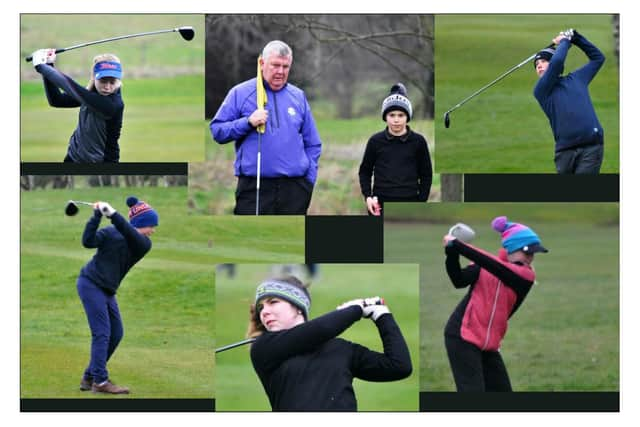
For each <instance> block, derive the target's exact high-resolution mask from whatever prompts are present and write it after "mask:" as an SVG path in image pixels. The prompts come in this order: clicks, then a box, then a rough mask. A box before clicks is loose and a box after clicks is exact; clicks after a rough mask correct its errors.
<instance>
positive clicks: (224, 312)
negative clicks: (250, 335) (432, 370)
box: [216, 264, 419, 411]
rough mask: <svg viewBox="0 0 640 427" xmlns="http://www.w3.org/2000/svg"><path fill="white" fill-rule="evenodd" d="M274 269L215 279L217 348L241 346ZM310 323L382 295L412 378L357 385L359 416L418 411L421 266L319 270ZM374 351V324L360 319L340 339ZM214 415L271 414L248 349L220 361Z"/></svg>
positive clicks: (377, 346)
mask: <svg viewBox="0 0 640 427" xmlns="http://www.w3.org/2000/svg"><path fill="white" fill-rule="evenodd" d="M272 270H273V268H272V265H267V264H253V265H251V264H240V265H238V266H237V275H236V276H235V277H234V278H230V277H228V276H227V275H225V274H218V275H217V276H216V325H217V327H216V347H221V346H223V345H227V344H230V343H234V342H237V341H240V340H242V339H244V338H245V333H246V330H247V324H248V317H249V314H248V313H249V305H250V304H251V303H252V302H253V298H254V295H255V289H256V286H257V285H258V283H260V282H261V281H262V280H265V279H266V278H268V277H270V275H271V274H272ZM310 293H311V312H310V318H315V317H318V316H320V315H322V314H324V313H326V312H328V311H331V310H334V309H335V308H336V307H337V306H338V305H339V304H341V303H343V302H345V301H349V300H352V299H355V298H363V297H369V296H376V295H378V296H381V297H383V298H385V301H386V303H387V305H388V306H389V308H390V310H391V312H392V313H393V315H394V317H395V319H396V321H397V322H398V324H399V326H400V329H401V330H402V333H403V335H404V337H405V339H406V341H407V344H408V346H409V351H410V352H411V360H412V363H413V373H412V374H411V376H410V377H409V378H407V379H404V380H401V381H395V382H388V383H372V382H365V381H361V380H354V389H355V393H356V398H357V400H358V410H359V411H417V409H418V377H419V373H418V367H419V365H418V360H419V357H418V336H419V332H418V331H419V329H418V318H419V316H418V266H417V265H410V264H398V265H389V264H384V265H383V264H351V265H350V264H344V265H325V264H321V265H320V266H319V276H318V278H317V279H316V280H314V282H313V284H312V285H311V287H310ZM341 337H342V338H344V339H347V340H350V341H353V342H357V343H359V344H362V345H364V346H367V347H369V348H370V349H372V350H375V351H382V343H381V342H380V337H379V335H378V331H377V329H376V327H375V326H374V325H373V323H372V322H371V320H368V319H362V320H361V321H359V322H357V323H356V324H354V325H353V326H352V327H350V328H349V329H348V330H347V331H346V332H345V333H343V334H342V335H341ZM216 410H218V411H269V410H271V407H270V405H269V401H268V399H267V396H266V394H265V392H264V389H263V388H262V384H261V383H260V381H259V379H258V377H257V375H256V374H255V372H254V370H253V367H252V364H251V359H250V357H249V346H244V347H239V348H235V349H232V350H227V351H225V352H222V353H219V354H218V355H217V356H216Z"/></svg>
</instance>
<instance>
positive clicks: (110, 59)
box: [87, 53, 122, 90]
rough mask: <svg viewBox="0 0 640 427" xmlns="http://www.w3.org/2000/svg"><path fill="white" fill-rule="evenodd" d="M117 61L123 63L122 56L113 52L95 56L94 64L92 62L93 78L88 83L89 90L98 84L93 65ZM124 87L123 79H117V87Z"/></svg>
mask: <svg viewBox="0 0 640 427" xmlns="http://www.w3.org/2000/svg"><path fill="white" fill-rule="evenodd" d="M105 61H108V62H117V63H118V64H121V62H120V58H118V57H117V56H115V55H114V54H113V53H101V54H100V55H96V56H94V57H93V64H91V79H89V83H88V84H87V90H93V89H94V88H95V86H96V82H95V76H94V75H93V67H94V66H95V65H96V64H97V63H98V62H105ZM120 87H122V81H121V80H120V79H116V89H119V88H120Z"/></svg>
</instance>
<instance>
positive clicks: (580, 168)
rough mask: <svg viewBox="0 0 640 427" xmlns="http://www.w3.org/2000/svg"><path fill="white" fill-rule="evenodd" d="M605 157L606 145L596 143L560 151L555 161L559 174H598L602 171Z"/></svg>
mask: <svg viewBox="0 0 640 427" xmlns="http://www.w3.org/2000/svg"><path fill="white" fill-rule="evenodd" d="M603 157H604V146H603V145H602V144H594V145H586V146H583V147H576V148H570V149H568V150H563V151H558V152H557V153H556V155H555V157H554V162H555V164H556V171H557V172H558V173H559V174H576V175H577V174H592V175H596V174H598V173H600V166H602V160H603Z"/></svg>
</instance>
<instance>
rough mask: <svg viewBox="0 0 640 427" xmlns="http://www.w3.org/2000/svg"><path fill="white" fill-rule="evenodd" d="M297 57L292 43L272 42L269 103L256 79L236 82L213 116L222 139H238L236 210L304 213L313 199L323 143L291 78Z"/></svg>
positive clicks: (266, 55) (267, 66)
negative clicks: (260, 102)
mask: <svg viewBox="0 0 640 427" xmlns="http://www.w3.org/2000/svg"><path fill="white" fill-rule="evenodd" d="M292 62H293V53H292V51H291V48H290V47H289V46H288V45H287V44H286V43H284V42H282V41H279V40H274V41H271V42H269V43H268V44H267V45H266V46H265V47H264V49H263V51H262V56H261V57H260V59H259V70H260V74H261V77H262V81H263V84H264V90H265V92H266V105H265V106H264V108H263V106H262V105H258V102H257V87H256V83H259V82H256V79H255V78H254V79H251V80H247V81H245V82H242V83H240V84H238V85H236V86H234V87H233V88H232V89H231V90H230V91H229V93H228V94H227V96H226V98H225V100H224V102H223V103H222V105H221V106H220V108H219V109H218V112H217V113H216V115H215V116H214V118H213V120H212V121H211V124H210V128H211V134H212V136H213V139H214V140H215V141H216V142H218V143H220V144H226V143H228V142H231V141H235V150H236V160H235V165H234V169H235V175H236V176H237V177H238V187H237V189H236V206H235V209H234V213H235V214H236V215H247V214H255V213H259V214H262V215H304V214H306V212H307V209H308V207H309V203H310V202H311V194H312V191H313V186H314V184H315V182H316V178H317V175H318V160H319V158H320V152H321V149H322V142H321V140H320V136H319V135H318V131H317V129H316V124H315V121H314V120H313V116H312V114H311V107H310V106H309V103H308V102H307V98H306V96H305V94H304V92H303V91H302V90H301V89H299V88H297V87H296V86H294V85H292V84H291V83H288V81H287V80H288V78H289V71H290V70H291V64H292ZM261 126H264V133H259V131H258V128H259V127H261ZM259 147H260V148H259ZM259 152H260V156H258V153H259ZM258 170H260V174H259V175H258ZM258 179H259V180H260V181H259V185H260V187H259V192H260V193H259V199H258V200H259V202H258V201H257V198H256V191H257V185H258ZM256 203H258V204H259V206H258V209H256Z"/></svg>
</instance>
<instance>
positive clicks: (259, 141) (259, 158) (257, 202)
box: [256, 131, 262, 216]
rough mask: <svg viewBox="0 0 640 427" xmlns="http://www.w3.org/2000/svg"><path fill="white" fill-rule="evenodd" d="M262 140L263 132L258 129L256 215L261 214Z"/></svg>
mask: <svg viewBox="0 0 640 427" xmlns="http://www.w3.org/2000/svg"><path fill="white" fill-rule="evenodd" d="M261 142H262V134H261V133H260V131H258V158H257V161H258V170H257V173H256V216H257V215H260V163H261V161H262V159H261V157H262V155H261V154H262V153H261V152H260V148H261V147H260V145H261Z"/></svg>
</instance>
